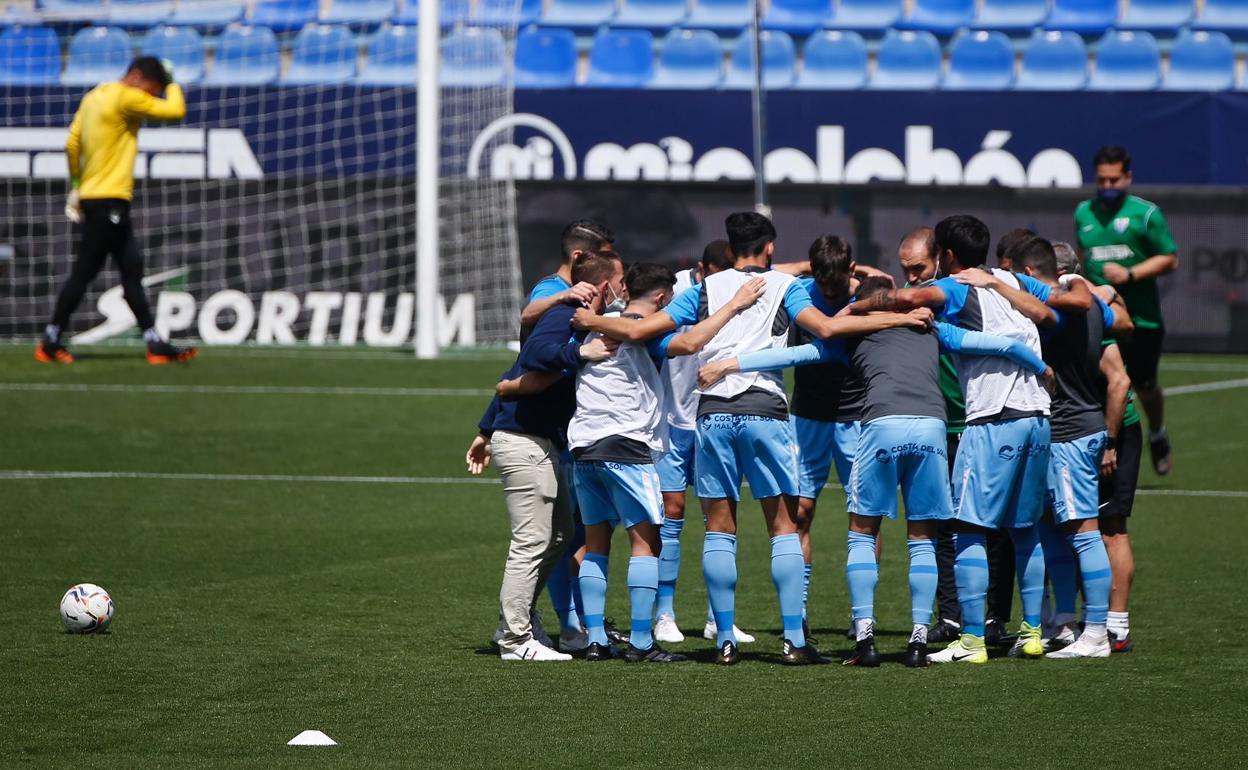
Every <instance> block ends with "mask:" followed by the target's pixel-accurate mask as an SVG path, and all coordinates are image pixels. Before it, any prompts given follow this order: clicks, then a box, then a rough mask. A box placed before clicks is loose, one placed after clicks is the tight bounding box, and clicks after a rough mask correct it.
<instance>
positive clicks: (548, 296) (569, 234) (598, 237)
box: [520, 219, 618, 342]
mask: <svg viewBox="0 0 1248 770" xmlns="http://www.w3.org/2000/svg"><path fill="white" fill-rule="evenodd" d="M614 244H615V233H613V232H611V230H610V229H608V228H607V227H606V226H605V225H603V224H601V223H599V222H595V221H594V220H592V219H578V220H576V221H575V222H571V223H569V224H568V226H567V227H565V228H563V233H562V234H560V236H559V249H560V254H561V257H562V259H561V261H560V263H559V269H558V270H556V271H555V272H553V273H551V274H550V275H548V276H546V277H545V278H543V279H542V280H540V281H538V282H537V283H536V284H534V285H533V288H532V290H530V291H529V302H528V304H527V305H525V306H524V309H523V310H521V311H520V335H521V340H520V341H521V342H524V339H523V338H524V337H527V336H528V333H529V332H530V331H532V329H533V327H534V326H535V325H536V324H537V322H538V321H539V320H540V319H541V317H542V316H543V315H544V314H545V313H546V311H547V310H550V309H551V308H552V307H554V306H555V305H563V304H571V305H577V306H581V305H587V304H589V302H590V301H591V300H593V287H592V286H590V285H589V284H585V283H578V284H576V285H573V283H572V264H573V263H574V262H575V261H576V260H577V258H578V257H580V256H581V255H582V254H589V253H594V252H611V251H613V250H614ZM613 299H614V298H613ZM617 309H618V308H617Z"/></svg>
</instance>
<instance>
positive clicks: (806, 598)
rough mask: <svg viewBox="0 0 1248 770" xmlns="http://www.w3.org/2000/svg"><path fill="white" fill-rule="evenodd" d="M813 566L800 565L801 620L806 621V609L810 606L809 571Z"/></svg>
mask: <svg viewBox="0 0 1248 770" xmlns="http://www.w3.org/2000/svg"><path fill="white" fill-rule="evenodd" d="M814 566H815V565H813V564H803V565H802V620H805V619H806V607H807V606H808V605H809V604H810V571H811V570H812V569H813V568H814Z"/></svg>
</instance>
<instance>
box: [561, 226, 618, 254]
mask: <svg viewBox="0 0 1248 770" xmlns="http://www.w3.org/2000/svg"><path fill="white" fill-rule="evenodd" d="M559 242H560V244H559V246H560V248H561V249H562V250H563V258H564V259H565V260H566V259H571V258H572V252H574V251H599V250H600V249H601V248H602V245H603V244H604V243H605V244H607V245H611V244H614V243H615V233H613V232H611V231H610V230H609V229H607V227H606V226H605V225H602V224H599V223H598V222H595V221H594V220H592V219H578V220H576V221H575V222H572V223H570V224H569V225H568V226H567V227H565V228H563V234H562V235H560V236H559Z"/></svg>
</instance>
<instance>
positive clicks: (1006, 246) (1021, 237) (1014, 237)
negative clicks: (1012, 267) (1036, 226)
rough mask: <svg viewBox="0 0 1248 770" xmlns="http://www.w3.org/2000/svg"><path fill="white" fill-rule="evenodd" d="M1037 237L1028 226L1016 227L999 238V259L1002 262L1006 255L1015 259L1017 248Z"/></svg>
mask: <svg viewBox="0 0 1248 770" xmlns="http://www.w3.org/2000/svg"><path fill="white" fill-rule="evenodd" d="M1035 237H1036V234H1035V233H1034V232H1032V231H1031V230H1028V229H1027V228H1026V227H1016V228H1014V229H1013V230H1011V231H1009V232H1008V233H1006V234H1005V235H1003V236H1001V237H1000V238H998V239H997V261H998V262H1000V261H1001V260H1002V259H1004V258H1006V257H1009V258H1011V259H1013V258H1014V257H1015V251H1016V249H1017V248H1018V247H1019V246H1021V245H1023V244H1024V243H1026V242H1027V241H1028V240H1030V239H1032V238H1035Z"/></svg>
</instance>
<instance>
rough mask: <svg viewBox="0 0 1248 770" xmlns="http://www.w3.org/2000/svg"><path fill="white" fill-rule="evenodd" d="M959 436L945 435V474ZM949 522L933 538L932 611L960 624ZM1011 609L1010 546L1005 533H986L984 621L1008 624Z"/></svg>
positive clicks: (960, 615)
mask: <svg viewBox="0 0 1248 770" xmlns="http://www.w3.org/2000/svg"><path fill="white" fill-rule="evenodd" d="M961 438H962V436H961V434H958V433H950V434H948V445H947V447H948V450H947V451H948V455H949V472H950V473H953V460H954V457H955V456H957V454H958V442H959V440H960V439H961ZM953 535H954V526H953V521H952V520H950V521H942V522H941V523H940V526H939V528H938V529H937V534H936V609H937V611H938V612H939V614H940V617H941V618H942V619H944V620H952V621H953V622H954V623H961V622H962V608H961V606H960V605H959V604H958V584H957V580H956V579H955V578H954V573H953V562H954V558H955V556H956V554H957V552H956V550H955V549H954V547H953ZM1013 608H1014V544H1013V542H1012V541H1011V540H1010V535H1009V533H1008V532H1006V531H1005V530H1001V529H991V530H988V597H987V606H986V607H985V612H984V617H985V618H996V619H997V620H1000V621H1001V622H1002V623H1005V624H1008V623H1009V620H1010V613H1011V611H1012V610H1013Z"/></svg>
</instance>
